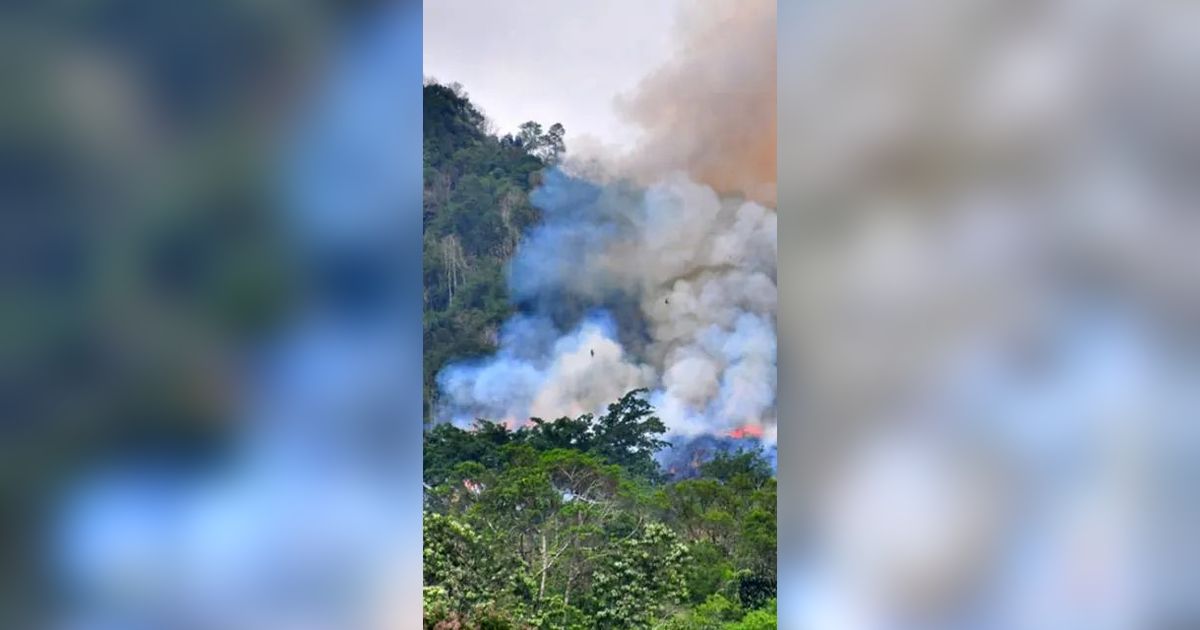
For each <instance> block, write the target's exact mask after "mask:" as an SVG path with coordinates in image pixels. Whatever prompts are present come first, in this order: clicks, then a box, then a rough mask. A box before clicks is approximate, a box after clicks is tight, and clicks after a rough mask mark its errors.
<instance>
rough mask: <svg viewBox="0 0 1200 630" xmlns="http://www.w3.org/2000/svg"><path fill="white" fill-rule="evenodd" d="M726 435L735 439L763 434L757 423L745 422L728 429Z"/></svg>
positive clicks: (759, 436)
mask: <svg viewBox="0 0 1200 630" xmlns="http://www.w3.org/2000/svg"><path fill="white" fill-rule="evenodd" d="M726 435H728V436H729V437H731V438H734V439H737V440H740V439H743V438H761V437H762V436H763V429H762V427H761V426H759V425H757V424H745V425H742V426H740V427H736V428H733V429H730V430H729V433H727V434H726Z"/></svg>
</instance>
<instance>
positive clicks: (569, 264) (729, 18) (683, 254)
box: [438, 1, 777, 444]
mask: <svg viewBox="0 0 1200 630" xmlns="http://www.w3.org/2000/svg"><path fill="white" fill-rule="evenodd" d="M697 9H698V10H697V12H696V13H694V14H688V15H684V16H681V19H680V33H679V34H678V36H677V41H679V42H680V45H679V49H678V52H677V54H676V56H675V57H674V58H673V59H671V60H670V61H669V62H668V63H667V64H666V65H665V66H664V67H662V68H660V69H659V70H658V71H656V72H654V73H652V74H651V75H650V76H648V77H646V78H645V79H644V80H643V81H642V82H641V84H640V85H639V87H638V89H637V90H636V91H635V93H633V94H631V95H626V96H622V97H620V98H618V99H616V106H617V107H618V110H619V111H620V112H621V113H622V114H623V115H625V116H627V117H628V118H629V119H630V120H631V121H633V122H635V123H637V124H638V125H640V126H641V127H642V129H643V130H644V135H643V139H642V141H641V142H640V143H639V144H638V145H637V146H636V147H635V148H634V150H633V151H631V152H630V153H628V154H624V155H610V156H604V158H603V159H601V160H599V161H591V162H586V161H575V162H568V163H567V164H566V165H564V166H563V167H562V168H561V169H556V170H553V171H551V172H549V173H548V174H547V176H546V178H545V180H544V183H543V185H542V186H541V187H540V188H539V189H538V190H536V191H535V193H534V195H533V197H532V201H533V203H534V204H535V205H536V206H538V207H539V208H540V209H541V210H542V212H543V218H544V220H543V223H542V224H540V225H539V226H538V227H536V228H535V229H534V230H532V231H531V232H530V233H529V234H528V235H527V236H526V238H525V240H524V242H523V243H522V244H521V246H520V248H519V249H518V251H517V253H516V255H515V257H514V259H513V261H512V263H511V268H510V275H509V284H510V288H511V292H512V294H513V296H514V299H515V300H516V302H517V304H518V305H519V306H520V310H521V314H520V315H518V316H516V317H514V318H513V319H512V320H511V321H509V322H508V323H507V324H506V325H505V327H504V329H503V330H502V332H501V336H500V348H499V351H498V352H497V353H496V355H495V356H493V357H490V358H488V359H486V360H483V361H477V362H468V363H459V364H452V365H450V366H448V367H447V368H445V369H444V370H443V371H442V372H441V374H439V376H438V384H439V387H440V390H441V393H442V396H441V400H440V409H439V416H440V419H442V420H450V421H456V422H469V421H471V420H473V419H474V418H478V417H483V418H489V419H498V420H504V421H507V422H510V423H514V424H519V423H521V422H523V421H524V420H526V419H527V418H529V417H542V418H557V417H560V416H564V415H579V414H582V413H590V412H595V411H597V410H599V409H601V408H602V407H603V405H605V404H606V403H608V402H611V401H613V400H615V399H617V398H619V397H620V396H621V395H623V394H624V393H625V392H627V391H629V390H631V389H634V388H637V387H644V388H647V389H649V390H650V402H651V403H652V404H653V405H654V406H655V407H656V408H657V410H658V413H659V416H660V417H661V418H662V419H663V421H664V422H665V423H666V424H667V427H668V429H669V432H670V435H669V437H672V436H674V437H682V438H695V437H699V436H729V437H734V438H743V437H745V438H753V439H761V440H763V441H764V442H766V443H768V444H773V443H774V440H775V433H776V429H775V427H776V411H775V389H776V374H775V366H776V337H775V310H776V302H777V292H776V276H775V269H776V264H775V258H776V251H777V247H776V213H775V209H774V197H775V192H774V189H775V8H774V4H773V3H769V2H757V1H756V2H753V3H742V2H738V3H734V2H721V3H716V2H709V3H704V4H702V5H700V6H699V7H697ZM713 41H716V42H717V44H716V45H715V46H714V45H709V44H712V43H713ZM700 42H704V43H705V44H706V45H704V46H700V45H699V44H700ZM585 173H586V175H585Z"/></svg>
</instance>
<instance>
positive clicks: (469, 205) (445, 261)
mask: <svg viewBox="0 0 1200 630" xmlns="http://www.w3.org/2000/svg"><path fill="white" fill-rule="evenodd" d="M424 116H425V121H424V125H425V134H424V168H425V177H424V182H425V192H424V219H423V224H424V231H425V237H424V238H425V242H424V277H425V291H424V305H425V324H424V344H425V348H424V353H425V413H426V416H427V417H428V415H429V412H430V410H431V407H430V405H431V404H432V403H433V401H434V399H435V397H436V394H437V389H436V380H435V376H436V375H437V373H438V371H439V370H441V368H442V366H444V365H445V364H446V362H447V361H449V360H451V359H462V358H468V357H474V356H480V355H484V354H488V353H490V352H491V351H493V350H494V349H495V343H496V334H497V331H498V329H499V326H500V323H501V322H502V321H504V319H505V318H507V317H508V316H509V315H511V314H512V307H511V305H510V302H509V299H508V291H507V283H506V281H505V275H504V268H505V264H506V263H507V261H508V259H509V257H511V256H512V254H513V251H514V250H515V249H516V246H517V243H518V241H519V240H520V238H521V235H522V233H523V232H524V230H525V229H526V228H527V227H529V226H530V225H532V224H533V223H535V222H536V221H537V220H538V218H539V216H538V212H537V210H536V209H535V208H534V207H533V206H532V205H531V204H530V203H529V192H530V190H532V189H533V188H534V187H536V186H537V184H538V180H539V177H540V174H541V172H542V169H544V168H545V167H546V166H547V165H548V164H551V163H553V162H554V161H555V160H557V159H558V157H559V156H560V155H561V154H562V152H563V150H564V144H563V136H564V135H565V131H564V129H563V127H562V125H559V124H555V125H552V126H551V127H550V128H549V129H548V130H545V131H543V129H542V126H541V125H540V124H538V123H536V122H532V121H531V122H527V123H525V124H523V125H521V128H520V129H519V130H518V132H517V133H516V134H507V135H504V136H497V135H495V134H493V133H491V132H490V130H489V124H488V121H487V119H486V118H485V117H484V116H483V114H482V113H481V112H480V111H479V110H478V109H476V108H475V106H474V105H472V104H471V102H470V101H469V100H468V99H467V97H466V95H465V93H464V92H463V91H462V88H461V87H460V86H458V85H450V86H446V85H441V84H438V83H429V84H427V85H426V86H425V92H424Z"/></svg>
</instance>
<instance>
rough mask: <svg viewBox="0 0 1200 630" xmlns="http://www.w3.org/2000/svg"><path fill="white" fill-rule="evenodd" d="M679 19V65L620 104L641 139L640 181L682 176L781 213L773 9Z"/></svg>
mask: <svg viewBox="0 0 1200 630" xmlns="http://www.w3.org/2000/svg"><path fill="white" fill-rule="evenodd" d="M696 9H697V10H696V11H695V12H693V13H688V14H685V15H684V16H682V18H681V20H680V23H679V33H678V34H677V40H678V41H679V42H680V44H679V47H678V49H677V52H676V54H675V56H674V58H673V59H671V60H670V61H668V62H667V63H666V64H665V65H664V66H663V67H662V68H660V69H659V70H658V71H656V72H654V73H652V74H650V75H649V76H648V77H646V78H645V79H643V81H642V82H641V84H640V85H639V86H638V89H637V91H636V92H635V93H634V94H632V95H628V96H625V97H622V98H618V99H617V109H618V112H619V113H621V114H622V115H624V116H625V118H627V119H628V120H629V121H631V122H633V123H635V124H636V125H638V126H639V127H641V128H642V129H643V130H644V132H645V135H644V137H643V140H642V142H641V143H639V144H638V146H637V148H636V150H635V151H634V152H633V153H632V154H630V155H628V156H626V158H625V160H624V164H623V168H624V169H625V172H626V173H628V174H630V175H631V176H632V177H634V178H635V179H637V180H638V181H643V182H645V181H649V180H652V179H654V178H657V177H661V176H662V175H663V174H664V173H668V172H670V171H673V170H677V169H683V170H684V171H685V172H687V173H688V175H689V176H691V177H692V179H694V180H695V181H697V182H701V183H703V184H705V185H707V186H711V187H712V188H713V189H714V190H716V191H717V192H719V193H721V194H739V195H744V196H746V197H748V198H750V199H753V200H755V201H758V202H760V203H764V204H769V205H771V206H774V205H775V182H776V178H775V152H776V145H775V136H776V133H775V131H776V122H775V121H776V117H775V100H776V98H775V97H776V89H775V74H776V64H775V39H776V38H775V2H771V1H768V0H750V1H747V2H728V1H715V0H710V1H708V2H702V3H700V4H699V5H698V6H697V7H696Z"/></svg>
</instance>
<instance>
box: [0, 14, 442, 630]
mask: <svg viewBox="0 0 1200 630" xmlns="http://www.w3.org/2000/svg"><path fill="white" fill-rule="evenodd" d="M2 11H3V19H2V20H0V31H2V32H3V37H0V41H2V42H3V43H2V44H0V47H2V48H3V55H2V56H0V58H2V59H3V61H2V62H0V68H2V70H0V85H2V88H0V90H2V92H3V94H4V97H3V99H2V101H0V205H2V207H3V211H4V225H3V229H2V230H0V239H2V245H0V256H2V257H3V264H2V265H0V273H3V277H4V292H3V306H2V307H0V312H2V313H3V326H0V335H2V336H3V342H2V343H0V410H2V411H0V415H2V419H0V515H2V516H0V518H2V522H3V524H2V529H0V557H2V558H3V562H2V563H0V626H2V627H5V628H33V627H64V628H101V627H103V628H182V627H207V628H237V627H256V628H266V627H301V626H300V625H298V624H300V623H301V621H302V622H303V623H304V624H306V625H304V626H303V627H310V628H315V627H331V628H351V627H382V626H379V625H374V626H369V625H368V624H367V622H365V621H360V620H358V619H357V618H356V617H355V618H353V619H352V618H351V617H349V616H347V615H348V614H349V613H347V612H346V611H347V610H349V609H351V608H356V609H362V608H365V607H366V606H363V605H359V604H351V603H349V602H350V600H351V599H353V597H359V596H362V597H365V595H363V593H365V592H366V591H367V590H368V587H367V586H365V585H364V584H363V582H366V581H367V578H368V577H370V576H373V575H375V574H376V573H377V572H374V573H373V571H374V569H370V570H368V569H365V568H363V567H362V566H357V567H344V568H342V569H340V570H334V569H333V568H331V567H332V566H333V565H334V564H338V563H341V564H342V565H349V564H353V562H354V559H355V558H357V559H358V560H361V557H357V556H354V555H353V553H350V552H348V551H346V550H345V549H343V548H339V551H338V552H337V553H332V552H330V550H329V549H322V548H319V547H320V545H315V544H309V543H304V542H298V541H300V540H301V539H303V538H304V536H308V537H310V538H316V539H320V540H322V541H333V540H334V539H336V538H338V536H341V537H342V538H348V537H354V538H358V539H360V540H366V541H374V539H372V538H370V537H369V536H367V535H365V534H364V531H365V530H367V529H372V528H374V529H382V528H384V527H387V528H391V529H392V530H393V531H394V532H396V533H398V534H399V535H398V536H395V535H394V536H393V538H396V537H399V538H403V536H404V535H405V534H404V532H410V533H411V536H412V539H411V540H409V541H408V542H409V543H411V544H410V546H411V550H410V551H408V552H407V553H408V556H409V557H406V558H405V559H404V563H401V564H400V565H399V566H404V565H405V564H407V565H409V566H413V567H419V562H420V560H419V555H417V553H418V552H417V549H418V548H419V544H418V540H419V533H417V532H419V529H417V527H418V526H419V515H418V512H417V511H416V510H410V511H411V512H412V514H411V515H406V514H401V513H400V512H398V511H394V510H391V508H392V507H393V506H394V505H397V504H400V503H405V502H407V505H408V506H409V507H413V506H415V505H417V503H418V502H419V492H420V488H419V486H418V485H417V484H418V483H419V479H420V472H419V461H420V457H419V454H420V453H419V449H420V447H419V446H415V447H411V448H410V450H412V452H405V451H403V448H401V447H400V446H399V445H400V444H401V443H404V442H407V443H410V444H413V445H419V443H420V442H419V439H418V438H419V435H420V434H419V431H420V426H421V424H420V421H419V418H420V413H421V411H420V384H419V383H420V376H419V374H420V372H419V369H420V338H419V336H418V335H419V332H418V329H419V326H418V322H419V318H420V310H419V308H420V306H419V304H420V299H419V296H420V288H419V282H420V276H419V275H417V274H419V273H420V272H419V269H420V265H419V260H420V259H419V257H420V254H419V252H420V249H419V247H420V242H421V241H420V227H419V223H417V221H418V218H419V212H420V211H419V208H420V205H419V204H420V196H419V195H420V179H419V178H420V170H419V168H420V167H419V150H420V149H419V147H420V132H421V127H420V124H421V121H420V114H419V112H420V110H419V109H418V107H419V103H420V100H419V99H420V89H421V66H420V49H421V47H420V5H419V3H417V2H391V3H386V2H371V1H361V2H358V1H350V2H332V1H320V0H314V1H299V2H297V1H290V0H289V1H287V2H280V1H274V0H214V1H206V2H184V3H179V2H169V3H164V2H156V1H147V0H65V1H51V2H41V1H39V2H15V3H7V4H6V6H5V7H4V9H3V10H2ZM410 210H411V212H409V211H410ZM406 270H411V272H412V273H408V274H406V273H405V272H406ZM405 296H410V297H409V298H408V299H407V301H406V299H405ZM409 303H411V304H412V305H413V308H406V307H405V305H406V304H409ZM408 333H411V334H408ZM406 335H407V336H406ZM385 349H386V352H385ZM384 354H387V355H389V356H388V357H384V356H383V355H384ZM386 361H391V363H390V364H388V365H383V364H382V363H381V362H386ZM405 361H408V362H409V363H411V364H412V365H411V366H407V367H406V366H405V365H400V364H402V363H404V362H405ZM408 368H411V369H408ZM363 374H369V375H376V376H374V378H373V379H366V378H363ZM409 382H411V386H409V385H407V383H409ZM384 390H386V395H385V394H383V393H380V392H381V391H384ZM352 407H353V408H352ZM410 415H411V423H409V424H408V425H407V426H410V427H411V431H410V432H411V433H412V435H397V433H400V434H403V430H402V429H398V427H403V426H406V425H404V423H403V420H405V419H408V418H409V417H410ZM335 418H336V422H335V420H334V419H335ZM381 437H383V438H386V439H381ZM363 442H369V443H371V446H369V447H368V446H366V445H364V444H363ZM389 448H390V449H392V450H391V452H389V453H388V455H389V457H388V458H387V459H388V461H389V462H392V463H390V464H389V466H391V467H392V468H393V469H392V470H387V471H384V470H382V468H381V467H380V466H379V465H377V464H378V461H377V460H379V459H383V458H379V457H375V454H376V452H378V451H386V450H388V449H389ZM368 451H369V452H368ZM400 455H403V457H401V456H400ZM396 461H399V462H401V463H399V464H397V463H395V462H396ZM406 462H411V463H412V466H413V469H412V470H411V471H409V472H410V473H411V475H409V476H408V477H406V478H407V479H409V480H411V483H410V484H409V485H408V486H405V485H404V484H403V483H397V482H395V481H394V480H395V479H396V478H401V479H403V478H405V477H404V475H405V473H403V472H397V470H398V469H396V467H402V466H403V465H404V464H405V463H406ZM385 475H386V476H389V477H390V478H392V479H393V483H392V484H391V485H390V486H389V487H388V488H386V489H381V488H380V487H379V486H381V485H382V484H380V483H379V482H378V480H379V479H380V478H382V477H384V476H385ZM372 492H375V494H371V493H372ZM361 495H371V498H362V496H361ZM306 506H312V507H310V508H307V509H308V511H307V512H303V510H304V509H306ZM318 507H319V508H320V510H321V511H324V514H322V512H321V511H314V510H316V508H318ZM302 512H303V513H302ZM405 518H407V521H406V520H405ZM339 519H341V520H339ZM296 521H300V522H304V523H306V526H307V529H308V530H309V531H307V532H302V531H300V530H301V529H304V528H301V527H297V526H285V525H286V524H288V523H293V522H296ZM408 526H411V529H405V527H408ZM259 530H262V531H259ZM280 538H291V539H295V540H292V541H291V542H290V543H287V544H292V545H294V548H285V547H286V545H285V544H283V543H280V544H279V545H277V546H278V547H279V548H270V545H268V544H266V541H269V540H278V539H280ZM375 542H376V543H377V544H374V546H373V547H371V548H370V549H368V550H367V551H366V552H365V553H368V554H370V553H374V554H377V555H378V554H381V553H382V552H383V546H382V545H383V543H378V542H377V541H375ZM330 544H333V543H332V542H330ZM365 544H366V543H364V545H365ZM360 546H363V545H360ZM321 554H325V556H334V555H336V556H338V557H337V558H332V557H324V556H322V555H321ZM361 555H363V554H361V553H360V556H361ZM284 560H286V561H287V562H288V563H290V564H289V565H288V566H284ZM339 571H340V572H339ZM285 574H286V575H288V576H290V577H291V578H293V579H292V583H287V584H285V581H284V580H283V579H281V577H282V576H283V575H285ZM320 576H326V577H324V578H322V579H326V580H327V581H328V583H324V584H323V585H317V583H316V582H315V581H312V580H315V579H317V578H318V577H320ZM329 576H332V577H329ZM411 576H412V577H411V579H410V580H409V582H410V583H409V584H408V585H407V588H405V589H403V590H404V591H406V592H407V591H411V592H412V602H418V601H419V599H417V597H418V594H419V580H420V577H419V571H418V570H417V569H415V568H414V569H413V571H412V572H411ZM305 580H310V581H309V582H305ZM306 588H308V589H315V590H319V591H323V592H324V593H325V595H324V597H323V599H322V600H321V601H320V602H317V601H310V600H312V599H313V598H309V597H300V596H299V593H301V592H303V591H304V589H306ZM339 589H340V590H339ZM339 598H340V599H339ZM334 600H338V601H334ZM412 602H410V603H412ZM397 603H398V604H403V603H404V601H403V599H402V598H400V599H398V600H397ZM317 609H320V610H317ZM354 614H355V615H357V616H361V613H359V612H355V613H354ZM298 620H300V621H298ZM323 623H324V624H326V625H321V624H323ZM373 623H374V622H373ZM387 627H407V626H387Z"/></svg>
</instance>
